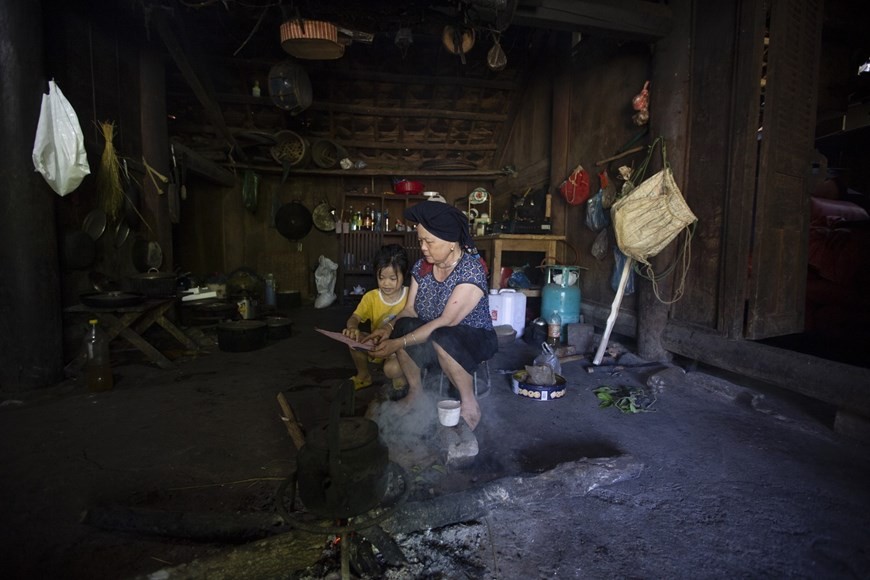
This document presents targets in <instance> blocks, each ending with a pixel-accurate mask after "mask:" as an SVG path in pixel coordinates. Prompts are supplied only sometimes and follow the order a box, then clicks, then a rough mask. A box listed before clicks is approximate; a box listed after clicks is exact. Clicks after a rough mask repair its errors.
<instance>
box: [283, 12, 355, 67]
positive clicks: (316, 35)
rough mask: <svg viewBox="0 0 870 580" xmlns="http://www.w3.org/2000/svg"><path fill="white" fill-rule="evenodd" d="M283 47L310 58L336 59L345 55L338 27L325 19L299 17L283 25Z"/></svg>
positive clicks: (295, 54)
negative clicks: (339, 39) (339, 40)
mask: <svg viewBox="0 0 870 580" xmlns="http://www.w3.org/2000/svg"><path fill="white" fill-rule="evenodd" d="M281 48H283V49H284V50H285V51H287V52H288V53H290V54H291V55H293V56H295V57H296V58H303V59H308V60H334V59H337V58H341V57H342V56H343V55H344V45H343V44H341V43H339V42H338V28H337V27H336V26H335V24H332V23H331V22H325V21H323V20H306V19H304V18H297V19H294V20H288V21H287V22H285V23H283V24H282V25H281Z"/></svg>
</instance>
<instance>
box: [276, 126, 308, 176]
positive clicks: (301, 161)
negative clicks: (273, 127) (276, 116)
mask: <svg viewBox="0 0 870 580" xmlns="http://www.w3.org/2000/svg"><path fill="white" fill-rule="evenodd" d="M269 151H270V153H271V154H272V159H274V160H275V161H277V162H278V163H280V164H281V165H285V164H286V165H288V166H290V167H294V168H296V167H304V166H305V165H306V164H307V163H308V160H309V159H310V157H311V149H310V148H309V147H308V141H307V140H306V139H305V137H303V136H301V135H299V134H298V133H295V132H293V131H278V132H277V133H275V145H273V146H272V147H271V148H270V149H269Z"/></svg>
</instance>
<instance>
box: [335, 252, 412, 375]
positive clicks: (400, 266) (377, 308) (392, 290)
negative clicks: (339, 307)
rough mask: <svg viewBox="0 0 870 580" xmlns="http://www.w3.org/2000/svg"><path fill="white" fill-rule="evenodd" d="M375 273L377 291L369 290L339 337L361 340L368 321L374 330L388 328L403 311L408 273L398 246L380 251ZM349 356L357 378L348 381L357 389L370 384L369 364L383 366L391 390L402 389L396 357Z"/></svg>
mask: <svg viewBox="0 0 870 580" xmlns="http://www.w3.org/2000/svg"><path fill="white" fill-rule="evenodd" d="M374 270H375V274H376V275H377V279H378V287H377V289H376V290H370V291H369V292H366V293H365V295H363V297H362V299H361V300H360V303H359V306H357V308H356V310H354V312H353V314H351V315H350V318H348V319H347V323H346V324H345V326H346V328H345V329H344V330H343V331H342V334H344V335H345V336H347V337H349V338H352V339H354V340H361V339H362V338H364V337H365V336H366V335H367V334H368V333H364V332H362V331H360V329H359V325H360V324H361V323H363V322H366V321H371V329H372V330H376V329H378V328H380V327H381V326H383V325H385V324H386V325H387V326H388V327H389V325H390V324H391V322H390V321H391V320H392V319H393V318H395V316H396V314H398V313H399V312H401V311H402V309H403V308H404V307H405V301H406V300H407V298H408V288H407V286H405V273H406V272H407V271H408V255H407V254H405V250H404V249H403V248H402V246H400V245H398V244H389V245H386V246H384V247H382V248H381V249H380V251H379V252H378V254H377V255H376V256H375V259H374ZM350 356H351V358H352V359H353V363H354V365H355V366H356V375H354V376H353V377H351V379H352V380H353V386H354V388H356V389H364V388H366V387H368V386H370V385H371V384H372V375H371V373H370V372H369V361H371V362H373V363H376V364H377V363H380V362H383V363H384V374H385V375H386V376H387V378H389V379H392V380H393V388H394V389H401V388H402V387H404V386H405V380H404V378H403V375H402V369H401V368H400V367H399V361H397V360H396V355H395V354H393V355H390V356H389V357H388V358H387V359H386V360H384V359H376V358H370V357H369V355H368V353H367V352H365V351H361V350H354V349H350Z"/></svg>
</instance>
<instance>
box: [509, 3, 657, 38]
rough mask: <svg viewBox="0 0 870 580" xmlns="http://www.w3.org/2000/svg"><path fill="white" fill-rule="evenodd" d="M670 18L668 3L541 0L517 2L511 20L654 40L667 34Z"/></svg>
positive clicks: (546, 26)
mask: <svg viewBox="0 0 870 580" xmlns="http://www.w3.org/2000/svg"><path fill="white" fill-rule="evenodd" d="M672 20H673V16H672V11H671V8H670V7H669V6H667V5H665V4H657V3H654V2H643V1H641V0H609V1H608V2H600V1H599V2H596V1H594V0H541V2H539V3H538V5H537V6H526V5H522V4H521V5H519V6H517V10H516V12H515V13H514V17H513V19H512V20H511V23H512V24H513V25H518V26H531V27H538V28H552V29H556V30H584V29H585V30H593V31H601V32H604V33H607V34H608V35H609V36H619V37H622V38H629V39H630V38H638V39H647V40H654V39H658V38H663V37H665V36H666V35H667V34H668V32H669V31H670V29H671V23H672Z"/></svg>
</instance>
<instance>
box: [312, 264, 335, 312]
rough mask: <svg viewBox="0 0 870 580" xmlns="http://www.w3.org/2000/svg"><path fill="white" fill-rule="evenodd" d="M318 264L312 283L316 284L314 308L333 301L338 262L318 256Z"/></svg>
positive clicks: (327, 304)
mask: <svg viewBox="0 0 870 580" xmlns="http://www.w3.org/2000/svg"><path fill="white" fill-rule="evenodd" d="M318 260H319V262H320V265H319V266H317V269H316V270H315V271H314V283H315V284H316V285H317V298H315V299H314V307H315V308H326V307H327V306H329V305H330V304H332V303H333V302H335V298H336V296H335V276H336V274H335V273H336V271H337V270H338V264H336V263H335V262H333V261H332V260H330V259H329V258H327V257H326V256H320V258H319V259H318Z"/></svg>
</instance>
